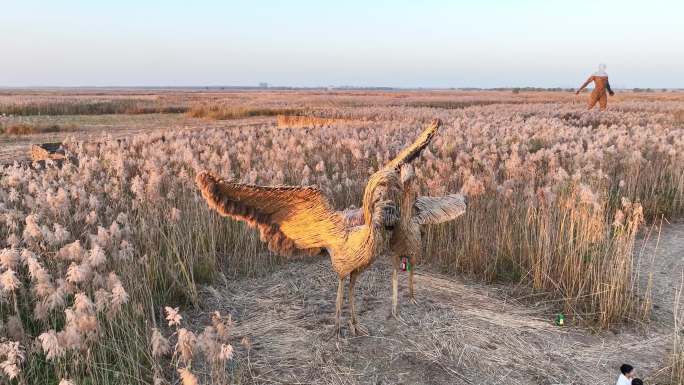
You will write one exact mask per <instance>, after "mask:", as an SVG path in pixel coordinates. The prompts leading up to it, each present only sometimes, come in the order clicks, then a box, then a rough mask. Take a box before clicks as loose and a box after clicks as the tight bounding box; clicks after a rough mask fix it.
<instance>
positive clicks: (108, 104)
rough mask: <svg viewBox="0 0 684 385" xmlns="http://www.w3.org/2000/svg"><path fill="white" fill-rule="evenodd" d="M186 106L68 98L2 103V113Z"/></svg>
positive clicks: (103, 112) (170, 110)
mask: <svg viewBox="0 0 684 385" xmlns="http://www.w3.org/2000/svg"><path fill="white" fill-rule="evenodd" d="M186 111H187V107H185V106H176V105H166V104H165V103H160V102H155V101H150V100H141V99H115V100H95V101H93V100H87V99H67V100H63V101H29V102H26V103H8V104H0V115H10V116H31V115H53V116H55V115H107V114H163V113H183V112H186Z"/></svg>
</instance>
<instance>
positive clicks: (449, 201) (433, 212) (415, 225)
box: [344, 161, 466, 317]
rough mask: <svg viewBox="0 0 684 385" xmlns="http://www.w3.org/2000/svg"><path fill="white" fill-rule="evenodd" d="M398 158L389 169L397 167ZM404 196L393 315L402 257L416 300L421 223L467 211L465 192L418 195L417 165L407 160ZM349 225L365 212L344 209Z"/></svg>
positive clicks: (396, 241) (394, 239) (394, 248)
mask: <svg viewBox="0 0 684 385" xmlns="http://www.w3.org/2000/svg"><path fill="white" fill-rule="evenodd" d="M395 166H396V164H395V163H394V161H392V162H390V163H389V164H387V165H386V166H385V168H392V167H395ZM400 170H401V176H400V179H401V185H402V197H401V200H400V201H401V204H400V208H399V212H400V217H399V222H398V223H397V225H396V226H395V228H394V230H393V231H392V236H391V238H390V252H389V256H390V258H391V260H392V266H393V271H392V315H393V316H394V317H397V303H398V302H399V278H398V273H399V266H400V260H401V258H402V257H407V258H408V262H409V265H408V269H407V270H408V291H409V299H410V301H411V302H413V303H416V298H415V294H414V291H413V274H414V270H415V263H416V260H418V259H420V257H422V237H421V233H420V226H422V225H434V224H439V223H443V222H448V221H452V220H454V219H456V218H458V217H459V216H461V215H463V214H464V213H465V210H466V199H465V197H464V196H463V195H461V194H449V195H446V196H443V197H428V196H420V197H419V196H417V192H416V186H415V173H414V171H413V165H412V164H410V163H404V164H402V165H401V167H400ZM344 214H345V220H346V222H347V223H348V224H351V225H354V224H360V223H361V222H362V221H363V212H362V211H361V210H359V209H355V210H347V211H345V212H344Z"/></svg>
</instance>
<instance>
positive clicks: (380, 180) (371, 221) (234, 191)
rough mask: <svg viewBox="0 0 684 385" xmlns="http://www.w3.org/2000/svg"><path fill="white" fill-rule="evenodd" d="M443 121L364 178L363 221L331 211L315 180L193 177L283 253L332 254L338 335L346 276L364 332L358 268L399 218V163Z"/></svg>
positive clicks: (381, 247)
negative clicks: (286, 182) (272, 182)
mask: <svg viewBox="0 0 684 385" xmlns="http://www.w3.org/2000/svg"><path fill="white" fill-rule="evenodd" d="M440 124H441V122H440V121H439V120H433V121H432V122H431V123H430V125H429V126H428V127H427V128H426V129H425V130H424V131H423V132H422V133H421V134H420V136H419V137H418V138H417V139H416V141H415V142H414V143H413V144H412V145H411V146H409V147H407V148H406V149H404V150H403V151H401V152H400V153H399V155H398V156H397V157H396V158H395V159H394V160H393V161H392V162H390V164H389V165H388V166H387V167H384V168H382V169H381V170H379V171H377V172H375V173H374V174H373V175H371V176H370V178H369V179H368V183H367V184H366V188H365V190H364V194H363V204H362V207H361V212H362V213H363V214H362V215H363V223H362V224H360V225H352V224H349V223H347V222H346V221H345V216H344V215H343V214H342V213H341V212H339V211H335V210H334V209H333V207H332V205H331V204H330V203H329V201H328V199H327V198H326V197H325V195H324V194H323V192H322V191H321V190H320V189H318V188H316V187H313V186H255V185H248V184H241V183H233V182H230V181H226V180H222V179H220V178H218V177H217V176H214V175H213V174H211V173H209V172H206V171H205V172H201V173H199V174H198V175H197V177H196V183H197V185H198V187H199V189H200V191H201V193H202V196H203V197H204V199H205V200H206V201H207V203H208V204H209V206H210V207H211V208H212V209H215V210H216V211H217V212H218V213H219V214H220V215H222V216H225V217H229V218H231V219H234V220H238V221H242V222H246V223H247V224H248V225H250V226H252V227H255V228H257V229H258V230H259V232H260V238H261V240H262V241H263V242H265V243H267V244H268V248H269V249H270V250H271V251H272V252H274V253H276V254H280V255H283V256H289V255H293V254H305V255H317V254H320V253H321V252H322V251H323V250H325V251H327V253H328V255H330V260H331V262H332V267H333V269H334V270H335V272H336V273H337V275H338V286H337V297H336V305H335V331H336V334H337V336H338V337H339V336H340V314H341V311H342V302H343V299H344V281H345V279H346V278H347V277H349V306H350V313H351V314H350V320H349V325H350V331H351V332H352V333H353V334H355V335H359V334H366V333H367V331H366V330H365V329H364V328H363V327H361V326H360V325H359V322H358V319H357V317H356V308H355V304H354V286H355V284H356V281H357V279H358V277H359V275H360V274H361V272H362V271H363V270H364V269H366V268H367V267H368V266H369V265H370V264H371V263H372V262H373V261H374V260H375V258H376V257H377V256H378V255H379V254H381V253H386V252H387V251H388V249H389V247H388V244H389V241H390V238H391V236H392V230H393V229H394V226H395V225H396V224H397V222H398V221H399V214H400V213H399V207H400V206H401V197H402V194H401V187H402V186H401V183H400V168H401V166H402V165H404V164H408V163H410V162H411V161H413V160H414V159H416V158H417V157H418V156H419V155H420V152H421V151H422V150H423V149H424V148H425V147H426V146H427V145H428V143H429V142H430V140H431V139H432V137H433V136H434V135H435V133H436V132H437V129H438V127H439V125H440Z"/></svg>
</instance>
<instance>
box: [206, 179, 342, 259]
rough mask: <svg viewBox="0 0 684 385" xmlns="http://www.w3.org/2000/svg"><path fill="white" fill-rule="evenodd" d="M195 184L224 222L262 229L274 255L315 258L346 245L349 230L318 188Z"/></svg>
mask: <svg viewBox="0 0 684 385" xmlns="http://www.w3.org/2000/svg"><path fill="white" fill-rule="evenodd" d="M196 183H197V185H198V187H199V188H200V190H201V191H202V196H203V197H204V199H206V201H207V202H208V203H209V206H210V207H211V208H213V209H215V210H216V211H218V212H219V214H221V215H222V216H226V217H230V218H233V219H235V220H239V221H243V222H246V223H248V224H249V225H250V226H252V227H256V228H258V229H259V232H260V235H261V240H262V241H264V242H266V243H268V248H269V249H270V250H271V251H273V252H274V253H278V254H281V255H286V256H287V255H292V254H294V253H301V254H309V255H315V254H318V253H320V251H321V248H325V247H328V246H331V245H333V244H335V243H336V242H340V241H342V240H343V238H344V235H345V232H346V231H347V230H346V229H347V227H346V226H345V225H344V221H343V219H342V218H341V217H340V215H339V214H338V213H337V212H336V211H335V210H333V209H332V207H331V205H330V204H329V203H328V200H327V199H326V197H325V196H324V195H323V193H322V192H321V191H320V190H319V189H317V188H315V187H296V186H275V187H264V186H253V185H247V184H240V183H232V182H228V181H224V180H221V179H219V178H217V177H216V176H214V175H212V174H211V173H208V172H201V173H200V174H198V175H197V178H196Z"/></svg>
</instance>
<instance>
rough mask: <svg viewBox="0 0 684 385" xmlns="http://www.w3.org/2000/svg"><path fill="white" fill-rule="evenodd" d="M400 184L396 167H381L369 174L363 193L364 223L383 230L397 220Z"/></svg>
mask: <svg viewBox="0 0 684 385" xmlns="http://www.w3.org/2000/svg"><path fill="white" fill-rule="evenodd" d="M400 199H401V184H400V181H399V172H398V171H397V170H396V169H382V170H380V171H378V172H376V173H375V174H373V175H371V177H370V178H369V179H368V184H367V185H366V190H365V191H364V193H363V216H364V221H365V222H366V224H369V225H372V226H373V227H375V228H384V229H385V230H392V229H394V225H395V224H397V222H398V221H399V207H400V206H399V204H400Z"/></svg>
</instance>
